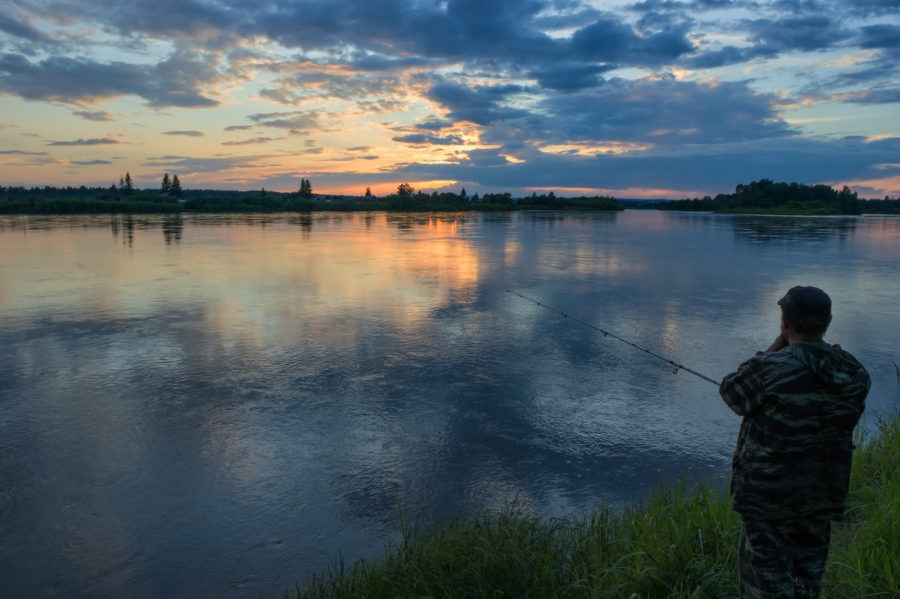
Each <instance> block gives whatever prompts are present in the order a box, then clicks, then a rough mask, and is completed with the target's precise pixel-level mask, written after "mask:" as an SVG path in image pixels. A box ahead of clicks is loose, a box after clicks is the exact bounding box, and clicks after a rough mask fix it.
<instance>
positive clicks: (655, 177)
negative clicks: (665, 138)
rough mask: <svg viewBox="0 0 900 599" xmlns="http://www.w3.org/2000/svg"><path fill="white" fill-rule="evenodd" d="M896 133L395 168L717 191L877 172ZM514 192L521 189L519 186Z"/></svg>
mask: <svg viewBox="0 0 900 599" xmlns="http://www.w3.org/2000/svg"><path fill="white" fill-rule="evenodd" d="M898 146H900V138H892V139H890V140H881V141H879V142H878V143H876V142H866V141H865V140H862V139H850V140H848V139H842V140H831V141H823V140H810V139H801V138H790V139H785V140H782V141H780V142H779V143H778V144H777V145H772V144H771V143H770V142H768V141H765V140H758V141H750V142H745V143H741V144H729V145H727V146H724V147H718V148H703V147H696V148H693V149H691V150H680V151H677V152H658V153H646V154H641V155H637V154H633V155H599V156H594V157H585V156H577V155H555V154H535V155H532V156H529V157H528V158H527V160H525V161H524V162H519V163H504V162H503V161H502V160H501V159H502V156H500V155H499V154H498V153H497V151H483V152H479V153H472V154H470V157H471V159H470V160H467V161H464V162H461V163H457V164H412V165H408V166H405V167H402V168H400V169H398V170H397V171H395V173H394V174H395V176H396V177H397V178H401V179H402V178H405V179H407V180H411V181H415V180H470V181H477V182H478V183H479V184H480V185H482V186H484V187H487V188H492V189H505V190H507V191H514V190H523V188H525V187H532V188H541V187H544V188H557V187H560V186H563V187H572V188H587V189H590V188H603V189H611V190H615V189H629V188H632V187H635V186H639V187H643V188H646V189H651V188H656V189H699V190H705V192H706V193H711V194H714V193H718V192H721V191H725V190H731V189H734V186H735V185H736V184H737V183H748V182H750V181H753V180H757V179H760V178H762V177H768V178H771V179H773V180H776V181H797V182H801V183H807V184H815V183H826V184H830V183H832V182H834V183H835V184H837V183H838V182H843V181H849V180H855V179H866V178H873V179H874V178H882V177H884V173H883V172H879V171H878V170H877V168H876V167H875V166H874V165H877V164H879V161H882V160H883V161H885V162H890V161H891V160H892V158H890V157H891V156H893V157H896V155H897V154H896V151H897V150H898ZM520 193H521V191H520Z"/></svg>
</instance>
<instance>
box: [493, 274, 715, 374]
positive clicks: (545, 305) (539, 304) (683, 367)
mask: <svg viewBox="0 0 900 599" xmlns="http://www.w3.org/2000/svg"><path fill="white" fill-rule="evenodd" d="M506 291H507V292H508V293H512V294H513V295H517V296H519V297H521V298H522V299H524V300H528V301H529V302H531V303H533V304H537V305H538V306H540V307H542V308H546V309H548V310H550V311H551V312H556V313H557V314H559V315H560V316H562V317H563V318H568V319H569V320H574V321H575V322H577V323H579V324H583V325H584V326H586V327H588V328H591V329H594V330H595V331H599V332H601V333H603V336H604V337H612V338H613V339H615V340H617V341H621V342H622V343H627V344H628V345H630V346H631V347H633V348H635V349H639V350H641V351H642V352H644V353H647V354H650V355H651V356H653V357H654V358H656V359H658V360H662V361H663V362H665V363H667V364H670V365H672V366H674V367H675V370H673V371H672V374H678V371H679V370H684V371H685V372H690V373H691V374H693V375H695V376H698V377H700V378H701V379H703V380H704V381H709V382H710V383H712V384H713V385H715V386H716V387H718V386H719V381H717V380H714V379H711V378H709V377H708V376H706V375H705V374H700V373H699V372H697V371H696V370H692V369H691V368H688V367H687V366H685V365H684V364H679V363H678V362H675V361H674V360H670V359H669V358H666V357H665V356H661V355H659V354H657V353H654V352H652V351H650V350H649V349H647V348H645V347H641V346H640V345H638V344H636V343H632V342H631V341H628V340H627V339H622V338H621V337H619V336H618V335H615V334H613V333H610V332H609V331H606V330H604V329H601V328H600V327H597V326H594V325H592V324H591V323H589V322H585V321H583V320H581V319H580V318H576V317H574V316H571V315H569V314H566V313H565V312H563V311H562V310H557V309H556V308H553V307H552V306H548V305H547V304H544V303H541V302H539V301H537V300H536V299H534V298H531V297H528V296H527V295H522V294H521V293H519V292H518V291H513V290H512V289H507V290H506Z"/></svg>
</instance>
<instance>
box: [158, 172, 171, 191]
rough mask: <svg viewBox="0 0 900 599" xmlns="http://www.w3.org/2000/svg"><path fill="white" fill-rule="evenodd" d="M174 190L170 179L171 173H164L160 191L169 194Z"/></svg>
mask: <svg viewBox="0 0 900 599" xmlns="http://www.w3.org/2000/svg"><path fill="white" fill-rule="evenodd" d="M171 190H172V182H171V181H170V180H169V173H166V174H165V175H163V178H162V186H160V188H159V191H160V192H161V193H165V194H168V193H169V192H170V191H171Z"/></svg>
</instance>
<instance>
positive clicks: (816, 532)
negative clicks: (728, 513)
mask: <svg viewBox="0 0 900 599" xmlns="http://www.w3.org/2000/svg"><path fill="white" fill-rule="evenodd" d="M830 542H831V522H829V521H828V520H801V519H796V520H787V521H781V520H779V521H773V522H768V521H762V520H748V519H746V518H745V519H743V526H742V527H741V544H740V550H739V554H738V555H739V561H740V574H741V597H742V599H801V598H802V599H817V598H818V597H819V592H820V591H821V588H822V575H823V574H824V573H825V560H826V559H827V557H828V544H829V543H830Z"/></svg>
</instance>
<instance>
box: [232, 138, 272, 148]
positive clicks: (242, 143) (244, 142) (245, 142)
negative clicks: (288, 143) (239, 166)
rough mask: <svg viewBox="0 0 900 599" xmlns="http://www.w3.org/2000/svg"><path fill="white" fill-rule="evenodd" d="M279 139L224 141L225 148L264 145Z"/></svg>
mask: <svg viewBox="0 0 900 599" xmlns="http://www.w3.org/2000/svg"><path fill="white" fill-rule="evenodd" d="M275 139H277V138H275V137H253V138H251V139H244V140H241V141H223V142H222V145H223V146H249V145H253V144H264V143H269V142H270V141H273V140H275Z"/></svg>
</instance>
